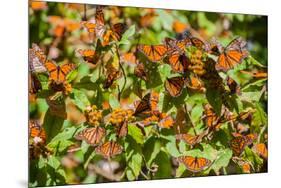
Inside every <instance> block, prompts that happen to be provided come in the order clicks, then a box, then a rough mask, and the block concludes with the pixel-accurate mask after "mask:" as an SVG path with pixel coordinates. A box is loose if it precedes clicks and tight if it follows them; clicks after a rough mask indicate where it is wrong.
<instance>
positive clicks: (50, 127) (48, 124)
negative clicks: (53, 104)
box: [43, 109, 64, 143]
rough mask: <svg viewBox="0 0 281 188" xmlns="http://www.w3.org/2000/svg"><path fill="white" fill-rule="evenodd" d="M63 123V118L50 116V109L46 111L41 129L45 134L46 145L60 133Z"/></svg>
mask: <svg viewBox="0 0 281 188" xmlns="http://www.w3.org/2000/svg"><path fill="white" fill-rule="evenodd" d="M63 122H64V119H63V118H60V117H57V116H54V115H52V114H51V112H50V109H48V111H47V112H46V114H45V117H44V123H43V127H44V129H45V131H46V133H47V143H49V141H50V140H52V138H53V137H55V136H56V135H57V134H58V133H59V132H60V131H61V128H62V125H63Z"/></svg>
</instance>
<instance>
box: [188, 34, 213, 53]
mask: <svg viewBox="0 0 281 188" xmlns="http://www.w3.org/2000/svg"><path fill="white" fill-rule="evenodd" d="M184 38H185V41H186V43H187V44H190V45H191V46H194V47H196V48H197V49H198V50H203V51H208V49H209V46H208V44H207V43H205V42H203V41H202V40H201V39H199V38H197V37H193V36H191V35H190V34H189V33H186V34H185V36H184Z"/></svg>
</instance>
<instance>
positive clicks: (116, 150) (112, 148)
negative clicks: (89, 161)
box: [95, 141, 123, 158]
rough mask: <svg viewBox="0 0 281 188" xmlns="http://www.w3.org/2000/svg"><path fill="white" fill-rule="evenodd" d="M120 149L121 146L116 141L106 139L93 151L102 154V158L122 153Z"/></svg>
mask: <svg viewBox="0 0 281 188" xmlns="http://www.w3.org/2000/svg"><path fill="white" fill-rule="evenodd" d="M122 150H123V148H122V146H120V145H119V144H118V143H117V142H114V141H108V142H106V143H104V144H102V145H99V146H98V147H96V149H95V152H96V153H97V154H100V155H102V156H103V157H104V158H111V157H113V156H115V155H118V154H120V153H122Z"/></svg>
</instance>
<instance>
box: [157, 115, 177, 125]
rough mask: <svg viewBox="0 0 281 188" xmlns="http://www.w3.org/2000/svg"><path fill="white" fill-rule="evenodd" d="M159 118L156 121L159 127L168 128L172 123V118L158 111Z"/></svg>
mask: <svg viewBox="0 0 281 188" xmlns="http://www.w3.org/2000/svg"><path fill="white" fill-rule="evenodd" d="M159 119H160V121H159V123H158V126H159V127H161V128H168V129H169V128H170V127H172V126H173V124H174V120H173V118H172V117H171V116H170V115H168V114H166V113H160V114H159Z"/></svg>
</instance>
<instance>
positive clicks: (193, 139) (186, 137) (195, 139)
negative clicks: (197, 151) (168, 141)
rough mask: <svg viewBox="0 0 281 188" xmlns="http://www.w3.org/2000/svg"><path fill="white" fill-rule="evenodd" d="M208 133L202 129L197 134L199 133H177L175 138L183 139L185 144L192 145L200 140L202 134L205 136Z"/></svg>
mask: <svg viewBox="0 0 281 188" xmlns="http://www.w3.org/2000/svg"><path fill="white" fill-rule="evenodd" d="M207 133H208V131H204V132H203V133H201V134H199V135H192V134H188V133H186V134H177V135H176V139H177V140H183V141H184V142H186V143H187V144H189V145H191V146H193V145H195V144H197V143H199V142H201V140H202V138H203V137H204V136H206V135H207Z"/></svg>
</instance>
